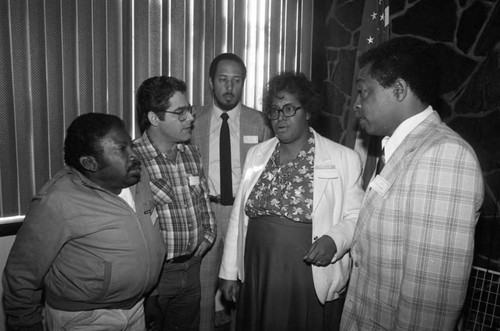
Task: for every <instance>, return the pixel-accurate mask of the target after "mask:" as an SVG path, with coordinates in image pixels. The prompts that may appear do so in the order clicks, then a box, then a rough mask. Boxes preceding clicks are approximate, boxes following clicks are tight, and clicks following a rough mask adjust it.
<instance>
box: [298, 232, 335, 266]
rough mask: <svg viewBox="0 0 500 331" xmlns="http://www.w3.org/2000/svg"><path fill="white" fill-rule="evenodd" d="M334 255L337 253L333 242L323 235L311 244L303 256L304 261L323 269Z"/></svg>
mask: <svg viewBox="0 0 500 331" xmlns="http://www.w3.org/2000/svg"><path fill="white" fill-rule="evenodd" d="M335 253H337V245H336V244H335V241H333V239H332V238H331V237H330V236H327V235H324V236H322V237H321V238H319V239H318V240H316V241H315V242H313V244H312V245H311V248H310V249H309V252H307V254H306V256H304V261H305V262H306V263H310V264H314V265H315V266H318V267H325V266H327V265H330V263H332V259H333V256H334V255H335Z"/></svg>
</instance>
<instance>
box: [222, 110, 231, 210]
mask: <svg viewBox="0 0 500 331" xmlns="http://www.w3.org/2000/svg"><path fill="white" fill-rule="evenodd" d="M220 117H221V118H222V126H221V128H220V139H219V156H220V197H221V205H225V206H226V205H232V204H233V180H232V171H231V140H230V138H229V124H228V123H227V120H228V118H229V115H228V114H227V113H222V115H220Z"/></svg>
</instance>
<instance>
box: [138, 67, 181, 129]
mask: <svg viewBox="0 0 500 331" xmlns="http://www.w3.org/2000/svg"><path fill="white" fill-rule="evenodd" d="M175 92H181V93H185V92H186V84H185V83H184V82H183V81H181V80H179V79H177V78H175V77H168V76H157V77H151V78H148V79H146V80H145V81H144V82H142V84H141V86H139V89H138V90H137V101H136V108H137V118H138V121H139V129H140V130H141V133H144V131H146V130H147V129H148V128H149V127H150V126H151V123H150V122H149V119H148V113H149V112H150V111H152V112H153V113H155V114H156V115H158V117H159V118H160V120H163V119H164V118H165V110H167V109H168V107H170V98H172V96H173V95H174V94H175Z"/></svg>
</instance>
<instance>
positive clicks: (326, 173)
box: [314, 169, 339, 179]
mask: <svg viewBox="0 0 500 331" xmlns="http://www.w3.org/2000/svg"><path fill="white" fill-rule="evenodd" d="M314 171H315V172H316V176H317V177H318V178H320V179H336V178H339V172H338V171H337V169H314Z"/></svg>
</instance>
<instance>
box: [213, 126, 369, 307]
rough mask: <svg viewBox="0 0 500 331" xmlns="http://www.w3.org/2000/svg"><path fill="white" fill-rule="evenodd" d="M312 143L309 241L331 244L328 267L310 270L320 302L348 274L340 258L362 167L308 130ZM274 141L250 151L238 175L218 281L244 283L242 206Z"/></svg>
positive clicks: (347, 243) (357, 201)
mask: <svg viewBox="0 0 500 331" xmlns="http://www.w3.org/2000/svg"><path fill="white" fill-rule="evenodd" d="M313 133H314V139H315V143H316V145H315V149H316V153H315V157H314V183H313V184H314V192H313V211H312V238H311V243H312V242H313V241H314V239H313V238H316V237H317V238H319V237H321V236H323V235H325V234H326V235H328V236H330V237H332V238H333V240H334V241H335V244H336V245H337V253H336V254H335V256H334V257H333V259H332V263H331V264H330V265H329V266H326V267H317V266H312V268H313V270H312V271H313V280H314V288H315V289H316V295H317V296H318V299H319V300H320V301H321V303H325V301H331V300H334V299H336V298H338V296H339V293H340V292H341V291H342V290H343V289H344V288H345V286H346V284H347V280H348V279H349V273H350V269H351V259H350V256H349V254H346V253H347V252H348V251H349V249H350V248H351V244H352V239H353V234H354V228H355V226H356V222H357V219H358V213H359V209H360V206H361V202H362V199H363V194H364V192H363V189H362V187H361V184H362V182H361V181H362V177H361V174H362V167H361V161H360V158H359V155H358V154H357V153H356V152H355V151H353V150H352V149H350V148H347V147H344V146H342V145H340V144H337V143H335V142H333V141H331V140H329V139H326V138H324V137H322V136H320V135H319V134H318V133H317V132H316V131H313ZM277 143H278V139H277V138H276V137H275V138H272V139H269V140H267V141H265V142H263V143H260V144H258V145H255V146H253V147H252V148H251V149H250V150H249V152H248V154H247V157H246V161H245V166H244V168H243V175H242V179H241V183H240V186H239V188H238V192H237V193H236V198H235V201H234V205H233V210H232V213H231V218H230V220H229V228H228V232H227V235H226V240H225V245H224V254H223V257H222V265H221V269H220V272H219V277H220V278H223V279H227V280H237V279H240V280H241V281H242V282H244V281H245V279H244V267H245V266H244V261H243V260H244V256H245V252H244V250H245V239H246V234H247V226H248V216H247V215H246V214H245V204H246V201H247V199H248V196H249V195H250V192H251V191H252V188H253V187H254V185H255V184H256V182H257V180H258V179H259V177H260V175H261V173H262V172H263V171H264V169H265V167H266V164H267V162H268V160H269V158H270V157H271V155H272V153H273V151H274V149H275V147H276V144H277Z"/></svg>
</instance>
